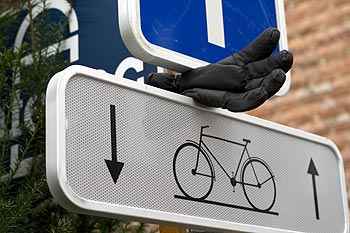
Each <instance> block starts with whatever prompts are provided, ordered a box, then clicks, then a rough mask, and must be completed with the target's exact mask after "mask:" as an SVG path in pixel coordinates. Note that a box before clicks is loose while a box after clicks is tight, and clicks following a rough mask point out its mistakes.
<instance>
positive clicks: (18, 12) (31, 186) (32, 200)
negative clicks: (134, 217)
mask: <svg viewBox="0 0 350 233" xmlns="http://www.w3.org/2000/svg"><path fill="white" fill-rule="evenodd" d="M36 2H39V3H37V4H39V6H41V7H42V13H40V15H39V16H38V17H36V18H35V19H34V17H33V13H32V9H33V7H34V5H33V2H32V1H30V0H17V1H1V2H0V12H3V13H2V14H1V17H0V232H77V233H78V232H79V233H80V232H118V233H119V232H125V233H126V232H130V233H131V232H133V233H134V232H135V233H143V232H149V231H147V230H146V229H147V224H144V223H135V222H125V221H120V220H115V219H107V218H101V217H93V216H85V215H79V214H75V213H71V212H69V211H67V210H65V209H63V208H62V207H60V206H59V205H58V203H56V202H55V200H53V198H52V196H51V194H50V192H49V189H48V186H47V182H46V176H45V97H44V94H45V91H46V87H47V84H48V81H49V80H50V78H51V77H52V76H53V75H54V74H55V73H57V72H58V71H60V70H62V69H64V68H65V67H66V66H67V65H68V63H67V61H66V60H65V59H64V57H63V56H62V55H60V53H59V48H60V46H61V41H62V40H63V39H64V35H65V33H66V32H67V20H66V19H64V20H62V21H61V22H57V23H47V22H51V21H50V14H49V10H47V9H46V1H45V0H41V1H36ZM8 9H11V10H10V11H8ZM23 12H25V15H26V14H28V16H29V29H28V30H27V32H26V34H25V37H24V40H23V43H22V44H21V45H20V46H19V47H15V46H14V36H15V34H16V33H17V32H16V30H18V25H19V24H20V23H21V20H23ZM53 45H54V46H53ZM49 48H51V49H49ZM52 48H54V49H52ZM14 122H19V124H18V125H16V124H15V123H14ZM15 127H18V130H17V131H16V130H15V131H14V130H13V129H14V128H15ZM15 145H18V146H17V147H16V146H15ZM11 147H12V149H11ZM14 148H15V149H14ZM16 148H18V149H16ZM10 151H14V154H15V156H17V160H16V161H10ZM29 157H30V158H31V159H30V160H29V161H30V163H28V162H26V161H28V158H29ZM24 162H26V163H24ZM26 164H27V168H26V169H24V171H27V172H26V174H25V175H23V166H24V165H26ZM10 165H11V166H10ZM7 167H10V169H5V168H7ZM21 174H22V175H21Z"/></svg>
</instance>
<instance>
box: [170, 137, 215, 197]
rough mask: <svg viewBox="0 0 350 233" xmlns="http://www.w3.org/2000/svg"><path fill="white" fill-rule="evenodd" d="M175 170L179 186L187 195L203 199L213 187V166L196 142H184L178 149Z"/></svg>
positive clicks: (175, 156) (174, 161)
mask: <svg viewBox="0 0 350 233" xmlns="http://www.w3.org/2000/svg"><path fill="white" fill-rule="evenodd" d="M198 150H199V156H198V164H197V168H196V163H197V155H198ZM173 172H174V177H175V181H176V184H177V186H178V187H179V189H180V190H181V192H182V193H183V194H184V195H185V196H186V197H190V198H193V199H202V200H203V199H205V198H207V197H208V195H209V194H210V192H211V190H212V188H213V182H214V176H213V168H212V166H211V164H210V161H209V158H208V157H207V155H206V154H205V153H204V152H203V150H202V148H199V146H198V145H197V144H195V143H191V142H188V143H184V144H182V145H181V146H180V147H179V148H178V149H177V150H176V152H175V155H174V160H173Z"/></svg>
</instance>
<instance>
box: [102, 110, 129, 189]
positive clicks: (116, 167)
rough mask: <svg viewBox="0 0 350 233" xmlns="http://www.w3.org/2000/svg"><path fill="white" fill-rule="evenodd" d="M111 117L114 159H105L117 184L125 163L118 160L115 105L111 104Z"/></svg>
mask: <svg viewBox="0 0 350 233" xmlns="http://www.w3.org/2000/svg"><path fill="white" fill-rule="evenodd" d="M110 118H111V145H112V160H107V159H105V162H106V164H107V167H108V170H109V172H110V173H111V176H112V179H113V181H114V183H115V184H116V183H117V181H118V178H119V175H120V172H121V171H122V169H123V166H124V163H121V162H118V160H117V140H116V126H115V106H114V105H110Z"/></svg>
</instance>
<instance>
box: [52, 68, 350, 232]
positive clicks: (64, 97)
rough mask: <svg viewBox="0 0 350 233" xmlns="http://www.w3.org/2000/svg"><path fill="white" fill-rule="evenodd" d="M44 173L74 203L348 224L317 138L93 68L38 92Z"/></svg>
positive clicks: (326, 228)
mask: <svg viewBox="0 0 350 233" xmlns="http://www.w3.org/2000/svg"><path fill="white" fill-rule="evenodd" d="M46 101H47V133H46V135H47V177H48V182H49V187H50V191H51V192H52V194H53V196H54V198H55V199H56V200H57V201H58V202H59V203H60V204H61V205H62V206H63V207H65V208H67V209H68V210H71V211H76V212H79V213H84V214H90V215H99V216H107V217H112V218H124V219H125V218H127V219H135V220H140V221H146V222H154V223H162V224H167V225H178V226H183V227H193V228H203V229H215V230H236V231H243V232H317V233H321V232H327V233H329V232H347V231H348V229H349V214H348V204H347V198H346V191H345V179H344V170H343V163H342V159H341V156H340V154H339V152H338V150H337V148H336V146H335V145H334V144H333V143H332V142H330V141H329V140H328V139H326V138H323V137H319V136H317V135H313V134H309V133H306V132H302V131H300V130H296V129H292V128H289V127H286V126H282V125H279V124H275V123H272V122H268V121H265V120H261V119H258V118H255V117H251V116H248V115H245V114H237V113H231V112H228V111H225V110H222V109H216V108H207V107H205V106H202V105H198V104H197V103H195V102H194V101H193V100H192V99H191V98H188V97H185V96H181V95H177V94H174V93H170V92H167V91H164V90H160V89H157V88H154V87H151V86H147V85H144V84H141V83H136V82H133V81H130V80H127V79H123V78H118V77H116V76H114V75H110V74H107V73H105V72H102V71H97V70H93V69H90V68H86V67H81V66H72V67H69V68H67V69H66V70H64V71H62V72H60V73H58V74H56V75H55V76H54V77H53V78H52V80H51V81H50V83H49V86H48V90H47V100H46Z"/></svg>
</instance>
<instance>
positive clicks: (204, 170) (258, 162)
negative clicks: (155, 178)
mask: <svg viewBox="0 0 350 233" xmlns="http://www.w3.org/2000/svg"><path fill="white" fill-rule="evenodd" d="M208 127H209V126H202V127H201V130H200V138H199V142H195V141H193V140H186V142H185V143H184V144H182V145H180V146H179V147H178V148H177V150H176V152H175V155H174V159H173V172H174V178H175V181H176V184H177V186H178V188H179V189H180V191H181V192H182V193H183V195H184V196H179V195H175V197H176V198H181V199H187V200H191V201H198V202H204V203H209V204H216V205H223V206H228V207H233V208H241V209H246V210H252V211H258V212H265V213H270V214H275V215H278V213H276V212H271V211H270V210H271V208H272V207H273V205H274V204H275V201H276V183H275V176H274V175H273V173H272V170H271V169H270V167H269V166H268V164H267V163H266V162H265V161H264V160H263V159H261V158H259V157H252V156H251V155H250V154H249V151H248V145H249V144H250V143H251V141H250V140H249V139H245V138H244V139H243V143H240V142H235V141H231V140H228V139H225V138H221V137H217V136H213V135H209V134H205V133H204V132H203V131H204V129H205V128H208ZM204 138H211V139H214V140H219V141H222V142H225V143H230V144H234V145H237V146H241V147H243V151H242V153H241V156H240V159H239V162H238V164H237V167H236V168H235V169H234V170H232V172H230V173H231V175H230V173H229V172H228V169H226V168H224V166H223V164H222V163H220V161H219V160H218V157H216V156H215V155H214V154H213V153H212V151H211V150H210V148H209V147H208V143H205V141H204V140H203V139H204ZM245 155H246V156H245ZM231 156H232V155H231ZM244 157H246V159H245V160H244V159H243V158H244ZM243 160H244V161H243ZM213 161H215V165H217V166H214V162H213ZM217 167H219V168H220V169H221V170H222V171H223V172H224V174H225V175H226V176H227V177H228V181H229V182H228V183H229V185H228V186H230V187H232V188H233V192H235V188H236V186H237V185H241V186H242V188H243V193H244V195H245V198H246V200H247V201H248V203H249V204H250V206H251V207H246V206H238V205H233V204H228V203H221V202H217V201H212V200H208V196H209V195H210V193H211V192H212V190H213V186H214V181H216V179H217V177H216V175H215V168H217Z"/></svg>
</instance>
